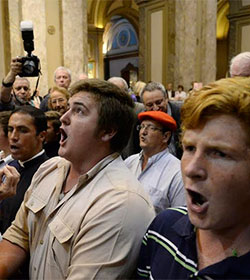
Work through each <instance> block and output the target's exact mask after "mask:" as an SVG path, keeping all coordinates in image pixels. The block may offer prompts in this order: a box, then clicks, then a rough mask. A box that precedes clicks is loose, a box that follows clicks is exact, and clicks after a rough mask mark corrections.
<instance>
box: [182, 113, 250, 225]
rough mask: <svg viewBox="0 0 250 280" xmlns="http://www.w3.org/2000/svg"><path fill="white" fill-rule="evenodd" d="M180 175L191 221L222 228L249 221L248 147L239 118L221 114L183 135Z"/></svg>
mask: <svg viewBox="0 0 250 280" xmlns="http://www.w3.org/2000/svg"><path fill="white" fill-rule="evenodd" d="M183 150H184V152H183V156H182V160H181V166H182V175H183V181H184V184H185V188H186V191H187V206H188V210H189V217H190V220H191V222H192V223H193V224H194V225H195V226H197V227H199V228H201V229H210V230H225V229H227V228H232V227H236V226H239V225H244V224H249V211H250V203H249V201H250V187H249V186H250V185H249V182H250V172H249V166H250V148H249V146H248V145H247V135H246V132H245V131H244V128H243V126H242V124H241V123H240V121H239V120H238V119H236V118H235V117H233V116H229V115H221V116H217V117H216V118H212V119H211V120H208V121H207V122H206V123H205V125H204V126H203V127H200V128H197V129H188V130H187V131H186V132H185V133H184V137H183Z"/></svg>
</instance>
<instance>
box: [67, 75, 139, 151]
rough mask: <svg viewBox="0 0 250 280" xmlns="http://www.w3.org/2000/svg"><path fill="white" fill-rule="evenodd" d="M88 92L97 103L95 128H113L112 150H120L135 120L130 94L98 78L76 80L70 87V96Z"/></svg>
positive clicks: (125, 143) (126, 140)
mask: <svg viewBox="0 0 250 280" xmlns="http://www.w3.org/2000/svg"><path fill="white" fill-rule="evenodd" d="M81 91H82V92H88V93H91V94H92V95H93V98H94V99H95V100H96V102H97V104H98V113H99V119H98V125H97V130H98V131H101V130H106V131H109V130H110V129H114V130H115V131H116V134H115V135H114V137H113V138H112V139H111V141H110V147H111V149H112V150H113V151H114V152H121V151H122V150H123V148H124V147H125V146H126V145H127V142H128V139H129V137H130V133H131V130H132V126H133V124H134V122H135V113H134V103H133V100H132V99H131V97H130V95H129V94H128V93H126V92H125V91H123V90H121V89H120V88H118V87H117V86H116V85H114V84H112V83H110V82H107V81H104V80H98V79H87V80H80V81H78V82H76V83H75V84H74V85H72V87H71V90H70V92H71V96H73V95H74V94H76V93H78V92H81Z"/></svg>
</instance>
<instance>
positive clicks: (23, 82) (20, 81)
mask: <svg viewBox="0 0 250 280" xmlns="http://www.w3.org/2000/svg"><path fill="white" fill-rule="evenodd" d="M20 86H25V87H28V88H29V87H30V83H29V81H28V80H27V79H25V78H24V79H22V78H20V79H19V78H18V79H16V80H15V82H14V87H20Z"/></svg>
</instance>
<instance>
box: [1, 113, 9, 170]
mask: <svg viewBox="0 0 250 280" xmlns="http://www.w3.org/2000/svg"><path fill="white" fill-rule="evenodd" d="M10 114H11V111H2V112H0V150H1V152H0V158H1V160H3V161H4V162H0V168H1V167H2V166H4V165H5V161H7V162H8V161H9V159H10V160H11V159H12V157H11V154H10V147H9V140H8V121H9V118H10Z"/></svg>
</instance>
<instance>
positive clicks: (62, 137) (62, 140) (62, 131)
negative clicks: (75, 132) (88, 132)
mask: <svg viewBox="0 0 250 280" xmlns="http://www.w3.org/2000/svg"><path fill="white" fill-rule="evenodd" d="M60 132H61V142H64V141H65V140H66V139H67V138H68V135H67V134H66V132H65V131H64V130H63V129H62V128H60Z"/></svg>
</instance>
